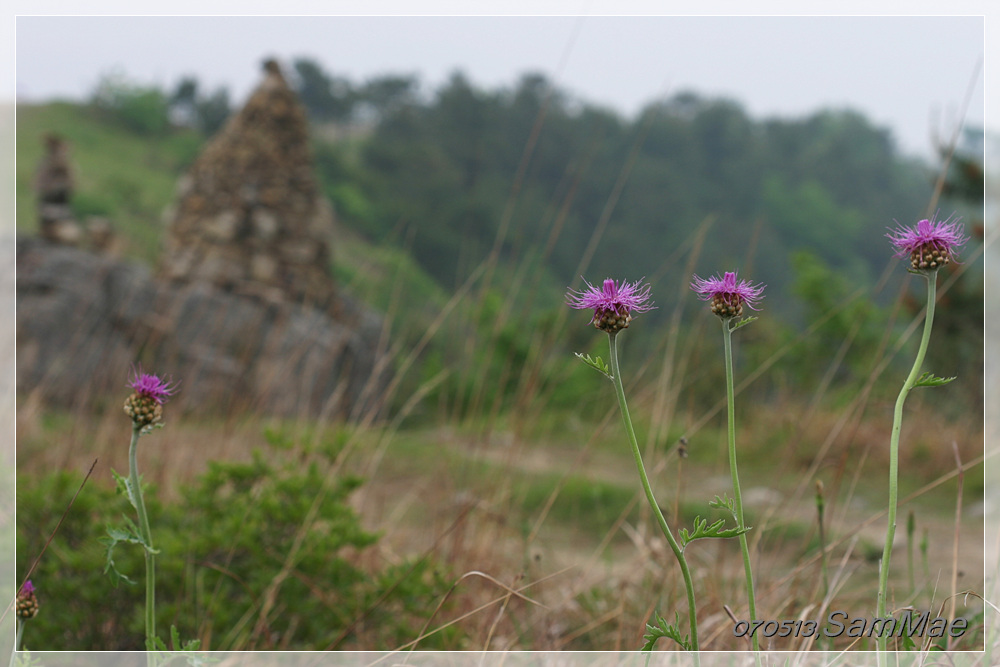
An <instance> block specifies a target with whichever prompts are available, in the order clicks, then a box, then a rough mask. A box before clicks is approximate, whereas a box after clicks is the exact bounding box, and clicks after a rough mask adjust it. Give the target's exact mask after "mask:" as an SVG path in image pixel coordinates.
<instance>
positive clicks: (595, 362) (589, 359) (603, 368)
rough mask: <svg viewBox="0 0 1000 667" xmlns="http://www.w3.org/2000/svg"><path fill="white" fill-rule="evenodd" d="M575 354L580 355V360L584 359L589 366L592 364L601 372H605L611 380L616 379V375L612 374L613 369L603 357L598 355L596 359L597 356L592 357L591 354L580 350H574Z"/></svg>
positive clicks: (592, 366)
mask: <svg viewBox="0 0 1000 667" xmlns="http://www.w3.org/2000/svg"><path fill="white" fill-rule="evenodd" d="M573 354H575V355H576V356H577V357H579V358H580V361H582V362H583V363H585V364H587V365H588V366H590V367H591V368H593V369H594V370H595V371H599V372H601V373H603V374H604V375H605V376H606V377H607V378H608V379H609V380H613V379H614V377H613V376H612V375H611V369H610V368H608V365H607V364H606V363H604V360H603V359H601V358H600V357H597V358H596V359H595V358H593V357H591V356H590V355H589V354H580V353H579V352H574V353H573Z"/></svg>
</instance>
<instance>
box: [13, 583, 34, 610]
mask: <svg viewBox="0 0 1000 667" xmlns="http://www.w3.org/2000/svg"><path fill="white" fill-rule="evenodd" d="M15 607H16V613H17V617H18V618H20V619H22V620H27V619H29V618H34V617H35V615H36V614H38V598H36V597H35V587H34V585H32V583H31V580H30V579H29V580H28V581H26V582H24V585H22V586H21V590H19V591H18V592H17V601H16V604H15Z"/></svg>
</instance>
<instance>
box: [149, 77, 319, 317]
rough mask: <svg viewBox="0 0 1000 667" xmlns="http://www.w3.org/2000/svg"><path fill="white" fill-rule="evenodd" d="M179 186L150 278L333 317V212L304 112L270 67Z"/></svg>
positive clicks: (290, 91) (286, 85)
mask: <svg viewBox="0 0 1000 667" xmlns="http://www.w3.org/2000/svg"><path fill="white" fill-rule="evenodd" d="M264 70H265V77H264V81H263V82H262V83H261V84H260V86H259V87H258V88H257V90H256V91H255V92H254V93H253V94H252V95H251V97H250V99H249V100H248V101H247V103H246V106H245V107H244V108H243V109H242V110H241V111H240V112H239V113H238V114H237V115H235V116H234V117H233V118H231V119H230V120H229V121H228V123H227V124H226V126H225V127H224V128H223V129H222V130H221V131H220V133H219V134H218V135H217V136H216V138H215V139H213V140H212V142H211V143H210V144H209V145H208V146H207V147H206V148H205V150H204V152H203V153H202V154H201V155H200V156H199V158H198V159H197V160H196V161H195V163H194V164H193V165H192V166H191V168H190V170H189V171H188V173H187V174H186V175H185V176H184V177H183V178H182V179H181V180H180V182H179V183H178V188H177V190H178V191H177V201H176V203H175V205H174V206H173V207H172V209H171V210H170V211H168V213H167V216H166V217H167V225H168V230H167V239H166V247H165V250H164V254H163V256H162V259H161V264H160V270H159V273H160V276H161V277H163V278H165V279H167V280H170V281H171V282H174V283H196V282H202V283H204V282H207V283H209V284H212V285H214V286H216V287H218V288H220V289H223V290H225V291H230V292H235V293H238V294H246V295H253V296H258V297H263V298H265V299H266V300H268V301H271V302H283V301H291V302H293V303H299V304H304V305H310V306H313V307H316V308H318V309H320V310H325V311H331V312H332V311H334V310H335V307H336V294H335V289H334V284H333V281H332V279H331V277H330V273H329V271H330V262H331V245H332V243H331V235H332V232H333V211H332V208H331V207H330V205H329V203H328V202H327V201H326V199H325V198H324V197H323V196H322V195H321V193H320V192H319V188H318V186H317V184H316V180H315V177H314V176H313V163H312V158H311V154H310V150H309V133H308V125H307V120H306V115H305V112H304V110H303V109H302V106H301V105H300V103H299V101H298V99H297V98H296V96H295V93H294V92H293V91H292V90H291V89H290V88H289V86H288V84H287V82H286V81H285V78H284V76H282V73H281V69H280V68H279V66H278V65H277V63H275V62H274V61H267V62H266V63H265V64H264Z"/></svg>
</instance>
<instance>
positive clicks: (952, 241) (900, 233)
mask: <svg viewBox="0 0 1000 667" xmlns="http://www.w3.org/2000/svg"><path fill="white" fill-rule="evenodd" d="M897 224H898V223H897ZM963 231H964V228H963V226H962V225H960V224H958V219H957V218H956V219H955V220H952V219H951V216H948V219H947V220H940V221H938V220H934V218H931V219H930V220H921V221H920V222H918V223H917V225H916V227H904V226H903V225H900V226H899V227H897V228H896V229H893V230H890V231H889V233H888V234H886V235H885V236H886V238H888V239H889V240H890V241H892V245H893V247H894V248H895V249H896V255H895V256H896V257H906V256H907V255H909V256H910V268H911V269H913V270H915V271H934V270H936V269H939V268H941V267H942V266H944V265H945V264H947V263H949V262H950V261H951V260H952V258H953V256H954V254H955V251H956V250H958V248H960V247H961V246H963V245H965V244H966V242H967V241H968V240H969V237H968V236H965V235H964V234H963Z"/></svg>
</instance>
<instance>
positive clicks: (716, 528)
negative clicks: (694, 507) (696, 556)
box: [680, 516, 750, 549]
mask: <svg viewBox="0 0 1000 667" xmlns="http://www.w3.org/2000/svg"><path fill="white" fill-rule="evenodd" d="M725 525H726V520H725V519H719V520H718V521H716V522H715V523H713V524H712V525H709V524H708V521H707V520H706V519H702V518H701V517H700V516H696V517H695V518H694V532H693V533H688V530H687V528H681V530H680V537H681V548H682V549H683V548H684V547H686V546H687V545H688V544H690V543H691V542H694V541H695V540H700V539H702V538H706V537H718V538H729V537H738V536H740V535H742V534H743V533H746V532H748V531H749V530H750V527H749V526H746V527H744V528H740V527H739V526H734V527H733V528H724V526H725Z"/></svg>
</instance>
